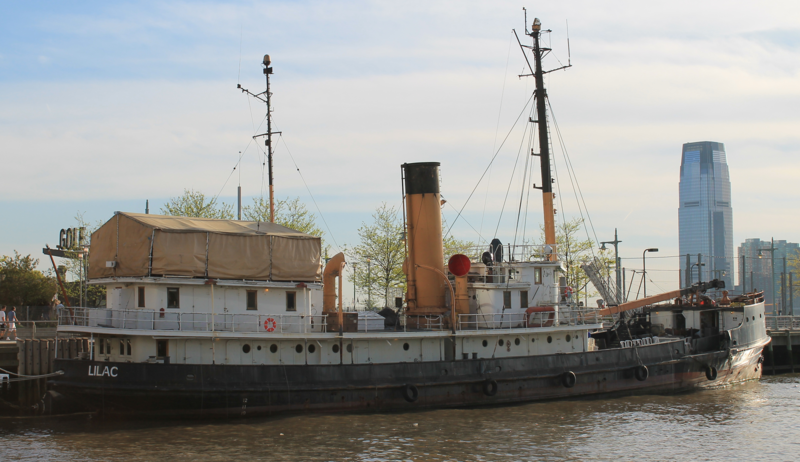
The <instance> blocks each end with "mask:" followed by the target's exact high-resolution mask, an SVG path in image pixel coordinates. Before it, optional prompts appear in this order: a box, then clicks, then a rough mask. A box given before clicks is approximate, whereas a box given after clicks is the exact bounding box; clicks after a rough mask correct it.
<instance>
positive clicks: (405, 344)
mask: <svg viewBox="0 0 800 462" xmlns="http://www.w3.org/2000/svg"><path fill="white" fill-rule="evenodd" d="M409 348H410V347H409V346H408V343H404V344H403V349H404V350H406V351H408V349H409Z"/></svg>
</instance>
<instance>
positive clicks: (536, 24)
mask: <svg viewBox="0 0 800 462" xmlns="http://www.w3.org/2000/svg"><path fill="white" fill-rule="evenodd" d="M531 30H533V31H534V32H539V31H540V30H542V22H541V21H539V18H535V19H534V20H533V25H532V26H531Z"/></svg>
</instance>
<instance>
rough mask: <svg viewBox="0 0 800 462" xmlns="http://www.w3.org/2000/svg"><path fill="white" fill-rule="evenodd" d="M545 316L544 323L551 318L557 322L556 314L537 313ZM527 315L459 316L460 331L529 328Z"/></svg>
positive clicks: (488, 314)
mask: <svg viewBox="0 0 800 462" xmlns="http://www.w3.org/2000/svg"><path fill="white" fill-rule="evenodd" d="M536 314H543V315H545V316H544V317H543V320H542V322H543V323H547V319H548V317H549V316H552V317H553V319H552V320H551V323H552V321H553V320H555V313H554V312H552V311H551V312H547V313H536ZM527 322H528V321H527V320H526V314H525V313H505V314H499V313H486V314H459V315H458V328H459V329H460V330H478V329H513V328H517V327H526V326H527Z"/></svg>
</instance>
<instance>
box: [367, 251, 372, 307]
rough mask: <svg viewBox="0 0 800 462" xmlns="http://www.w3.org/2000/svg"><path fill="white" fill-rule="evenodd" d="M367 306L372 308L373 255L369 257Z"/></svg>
mask: <svg viewBox="0 0 800 462" xmlns="http://www.w3.org/2000/svg"><path fill="white" fill-rule="evenodd" d="M367 306H369V308H370V309H372V257H367Z"/></svg>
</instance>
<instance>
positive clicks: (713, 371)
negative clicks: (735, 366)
mask: <svg viewBox="0 0 800 462" xmlns="http://www.w3.org/2000/svg"><path fill="white" fill-rule="evenodd" d="M706 378H707V379H708V380H716V379H717V368H716V367H714V366H706Z"/></svg>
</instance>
